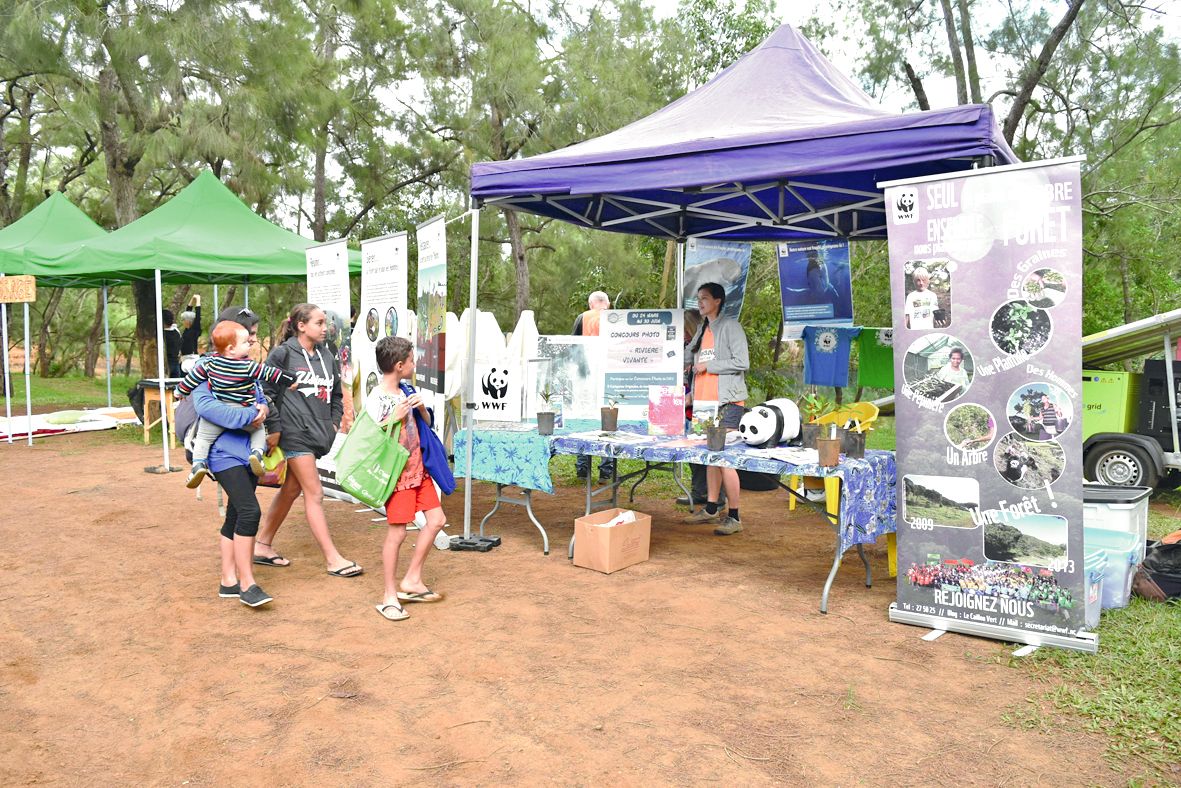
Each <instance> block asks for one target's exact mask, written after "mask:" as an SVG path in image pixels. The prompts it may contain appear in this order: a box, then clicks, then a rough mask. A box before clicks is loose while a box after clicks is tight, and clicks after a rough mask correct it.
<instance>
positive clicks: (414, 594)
mask: <svg viewBox="0 0 1181 788" xmlns="http://www.w3.org/2000/svg"><path fill="white" fill-rule="evenodd" d="M376 352H377V367H378V369H380V370H381V373H382V376H381V382H380V383H379V384H378V385H377V386H376V387H375V388H374V389H373V391H371V392H370V393H369V396H368V397H366V398H365V411H366V413H368V414H369V417H370V418H372V419H373V420H374V421H375V422H377V423H378V424H379V425H382V426H384V425H386V424H387V423H389V422H390V420H391V419H395V420H397V421H400V422H401V423H402V430H401V433H400V434H399V436H398V441H399V443H401V444H402V446H404V447H405V448H406V450H407V451H408V452H409V453H410V456H409V457H408V458H407V460H406V466H405V467H404V468H403V469H402V475H401V476H400V477H399V478H398V482H397V484H396V485H395V486H394V493H393V495H391V496H390V499H389V501H387V502H386V505H385V510H386V520H387V521H388V522H389V529H388V530H387V531H386V537H385V544H384V545H383V546H382V550H381V560H382V576H383V578H384V580H385V597H384V598H383V600H382V603H381V604H379V605H376V606H375V607H376V608H377V612H378V613H381V615H382V616H384V617H385V618H387V619H389V620H390V621H401V620H402V619H404V618H409V616H410V614H409V613H407V612H406V611H405V610H404V609H403V607H402V604H401V603H402V602H438V601H440V600H441V599H442V598H443V595H442V594H438V593H435V592H434V591H432V590H431V589H430V588H428V587H427V585H426V583H424V582H423V580H422V567H423V564H424V563H426V557H427V555H428V554H429V553H430V551H431V548H432V547H433V546H434V542H435V535H436V534H437V533H438V532H439V531H440V530H441V529H442V528H443V526H444V525H445V524H446V522H447V518H446V516H445V515H444V514H443V507H442V505H441V504H440V503H439V494H438V492H436V490H435V484H434V481H433V480H432V479H431V476H430V474H429V473H427V470H426V467H425V466H424V464H423V457H422V449H421V443H420V440H419V433H418V426H417V424H416V420H415V419H414V418H413V415H414V414H413V413H412V410H413V409H414V408H417V409H418V412H419V414H420V416H421V417H422V423H423V424H428V425H429V424H430V423H431V416H430V411H429V410H427V407H426V405H425V404H424V403H423V401H422V397H421V396H420V395H419V394H418V392H416V391H414V389H413V388H411V387H410V386H408V385H407V386H403V385H402V381H411V380H413V379H414V348H413V346H412V345H411V344H410V342H409V341H408V340H406V339H404V338H402V337H383V338H382V339H381V340H380V341H378V343H377V347H376ZM416 512H423V513H425V514H426V525H424V526H423V527H422V530H420V531H419V534H418V540H417V542H416V544H415V546H414V555H413V556H411V558H410V566H409V567H408V568H407V569H406V574H405V575H404V576H403V577H402V583H401V586H400V587H399V585H398V583H397V573H398V550H399V549H400V548H401V547H402V542H403V541H405V539H406V526H407V524H409V523H410V522H412V521H413V520H414V515H415V513H416Z"/></svg>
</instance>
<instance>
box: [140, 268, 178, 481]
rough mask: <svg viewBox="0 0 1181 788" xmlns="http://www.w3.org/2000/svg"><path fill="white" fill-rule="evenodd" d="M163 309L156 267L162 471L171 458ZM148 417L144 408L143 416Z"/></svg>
mask: <svg viewBox="0 0 1181 788" xmlns="http://www.w3.org/2000/svg"><path fill="white" fill-rule="evenodd" d="M163 309H164V296H163V294H162V293H161V287H160V269H159V268H157V269H156V369H157V375H156V378H157V379H158V380H159V382H160V440H161V441H162V442H163V444H164V473H168V472H169V471H170V470H172V458H171V457H169V456H168V430H170V429H172V425H171V424H169V423H168V405H167V401H166V400H165V399H164V379H165V378H166V377H168V369H167V368H166V367H165V366H164V318H162V317H160V312H161V311H162V310H163ZM147 417H148V414H147V410H146V408H145V411H144V418H145V419H146V418H147Z"/></svg>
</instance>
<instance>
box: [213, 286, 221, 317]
mask: <svg viewBox="0 0 1181 788" xmlns="http://www.w3.org/2000/svg"><path fill="white" fill-rule="evenodd" d="M220 311H221V300H220V299H219V298H218V297H217V285H214V286H213V319H214V320H217V313H218V312H220Z"/></svg>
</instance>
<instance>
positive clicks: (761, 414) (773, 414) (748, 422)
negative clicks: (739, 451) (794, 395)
mask: <svg viewBox="0 0 1181 788" xmlns="http://www.w3.org/2000/svg"><path fill="white" fill-rule="evenodd" d="M738 433H739V434H740V435H741V436H742V440H743V442H744V443H746V445H748V446H753V447H755V448H769V447H771V446H778V445H779V444H780V443H785V442H787V441H790V440H792V439H794V438H795V437H796V436H797V435H799V434H800V409H799V408H798V407H796V404H795V403H794V402H792V401H791V400H789V399H773V400H768V401H767V402H764V403H763V404H762V405H758V406H756V407H755V408H753V409H752V410H750V411H748V412H747V413H746V415H744V416H743V417H742V421H740V422H738Z"/></svg>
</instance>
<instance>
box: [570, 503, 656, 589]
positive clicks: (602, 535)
mask: <svg viewBox="0 0 1181 788" xmlns="http://www.w3.org/2000/svg"><path fill="white" fill-rule="evenodd" d="M626 511H628V510H627V509H604V510H603V511H601V512H595V513H594V514H588V515H587V516H586V517H579V518H577V519H576V520H575V521H574V565H575V566H581V567H585V568H587V569H594V570H595V571H598V572H604V573H606V574H611V573H612V572H618V571H619V570H620V569H623V568H624V567H628V566H631V565H632V564H638V563H640V562H641V561H647V560H648V541H649V539H650V538H651V537H652V518H651V517H649V516H648V515H646V514H643V513H641V512H635V515H636V519H635V521H634V522H630V523H622V524H620V525H615V526H611V527H610V528H608V527H607V526H606V525H605V524H606V523H608V522H610V521H611V520H612V519H614V518H615V516H616V515H618V514H620V513H621V512H626ZM632 511H634V510H632Z"/></svg>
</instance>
